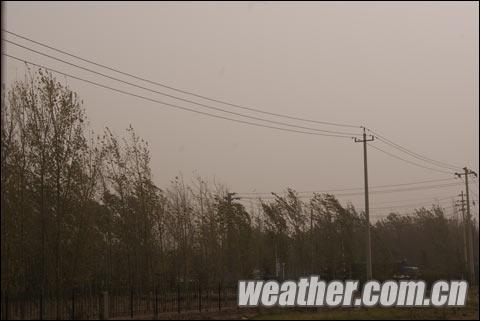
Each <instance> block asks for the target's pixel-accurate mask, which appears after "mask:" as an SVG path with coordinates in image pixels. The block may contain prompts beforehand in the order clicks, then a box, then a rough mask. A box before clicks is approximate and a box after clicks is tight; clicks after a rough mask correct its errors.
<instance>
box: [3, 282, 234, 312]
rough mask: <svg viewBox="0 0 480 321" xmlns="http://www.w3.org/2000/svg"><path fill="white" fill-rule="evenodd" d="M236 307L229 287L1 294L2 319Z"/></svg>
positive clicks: (88, 289) (196, 310) (94, 289)
mask: <svg viewBox="0 0 480 321" xmlns="http://www.w3.org/2000/svg"><path fill="white" fill-rule="evenodd" d="M236 306H237V288H236V287H232V286H222V285H219V286H218V287H211V286H210V287H202V286H201V285H199V284H197V285H196V286H193V287H192V286H189V287H182V286H178V287H177V288H176V289H171V288H169V289H166V288H162V287H160V286H156V287H154V288H152V289H148V290H137V289H120V290H111V291H101V290H98V289H96V288H82V289H78V288H77V289H74V290H69V291H62V293H54V294H43V295H42V294H36V295H32V294H22V295H11V294H8V293H2V300H1V313H0V314H1V319H2V320H62V319H64V320H87V319H88V320H92V319H107V318H110V319H111V318H121V319H125V318H131V319H135V318H155V319H156V318H161V316H162V314H171V313H188V312H207V311H221V310H223V309H227V308H228V309H231V308H234V307H236Z"/></svg>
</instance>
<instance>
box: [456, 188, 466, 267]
mask: <svg viewBox="0 0 480 321" xmlns="http://www.w3.org/2000/svg"><path fill="white" fill-rule="evenodd" d="M458 196H460V201H458V202H456V203H455V205H456V206H459V207H460V210H461V211H462V232H463V233H462V234H463V238H462V241H463V259H464V261H465V265H466V266H467V267H468V266H469V259H468V245H467V227H468V224H467V219H466V215H465V198H464V196H465V194H464V193H463V191H462V192H461V193H460V195H458Z"/></svg>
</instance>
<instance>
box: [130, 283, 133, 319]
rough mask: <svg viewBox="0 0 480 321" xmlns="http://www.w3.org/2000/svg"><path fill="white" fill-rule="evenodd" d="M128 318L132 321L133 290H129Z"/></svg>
mask: <svg viewBox="0 0 480 321" xmlns="http://www.w3.org/2000/svg"><path fill="white" fill-rule="evenodd" d="M130 318H131V319H133V289H130Z"/></svg>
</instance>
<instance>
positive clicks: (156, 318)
mask: <svg viewBox="0 0 480 321" xmlns="http://www.w3.org/2000/svg"><path fill="white" fill-rule="evenodd" d="M154 316H155V320H158V285H157V284H155V307H154Z"/></svg>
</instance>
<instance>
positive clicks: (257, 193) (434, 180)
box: [237, 177, 455, 195]
mask: <svg viewBox="0 0 480 321" xmlns="http://www.w3.org/2000/svg"><path fill="white" fill-rule="evenodd" d="M454 180H455V178H453V177H451V178H440V179H430V180H423V181H415V182H409V183H400V184H387V185H376V186H370V188H372V189H376V188H384V187H398V186H409V185H420V184H425V183H435V182H445V181H454ZM356 190H363V187H349V188H342V189H329V190H323V191H322V190H315V191H295V192H296V193H300V194H302V193H331V192H346V191H356ZM271 193H272V192H245V193H237V194H241V195H251V194H255V195H261V194H271Z"/></svg>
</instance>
